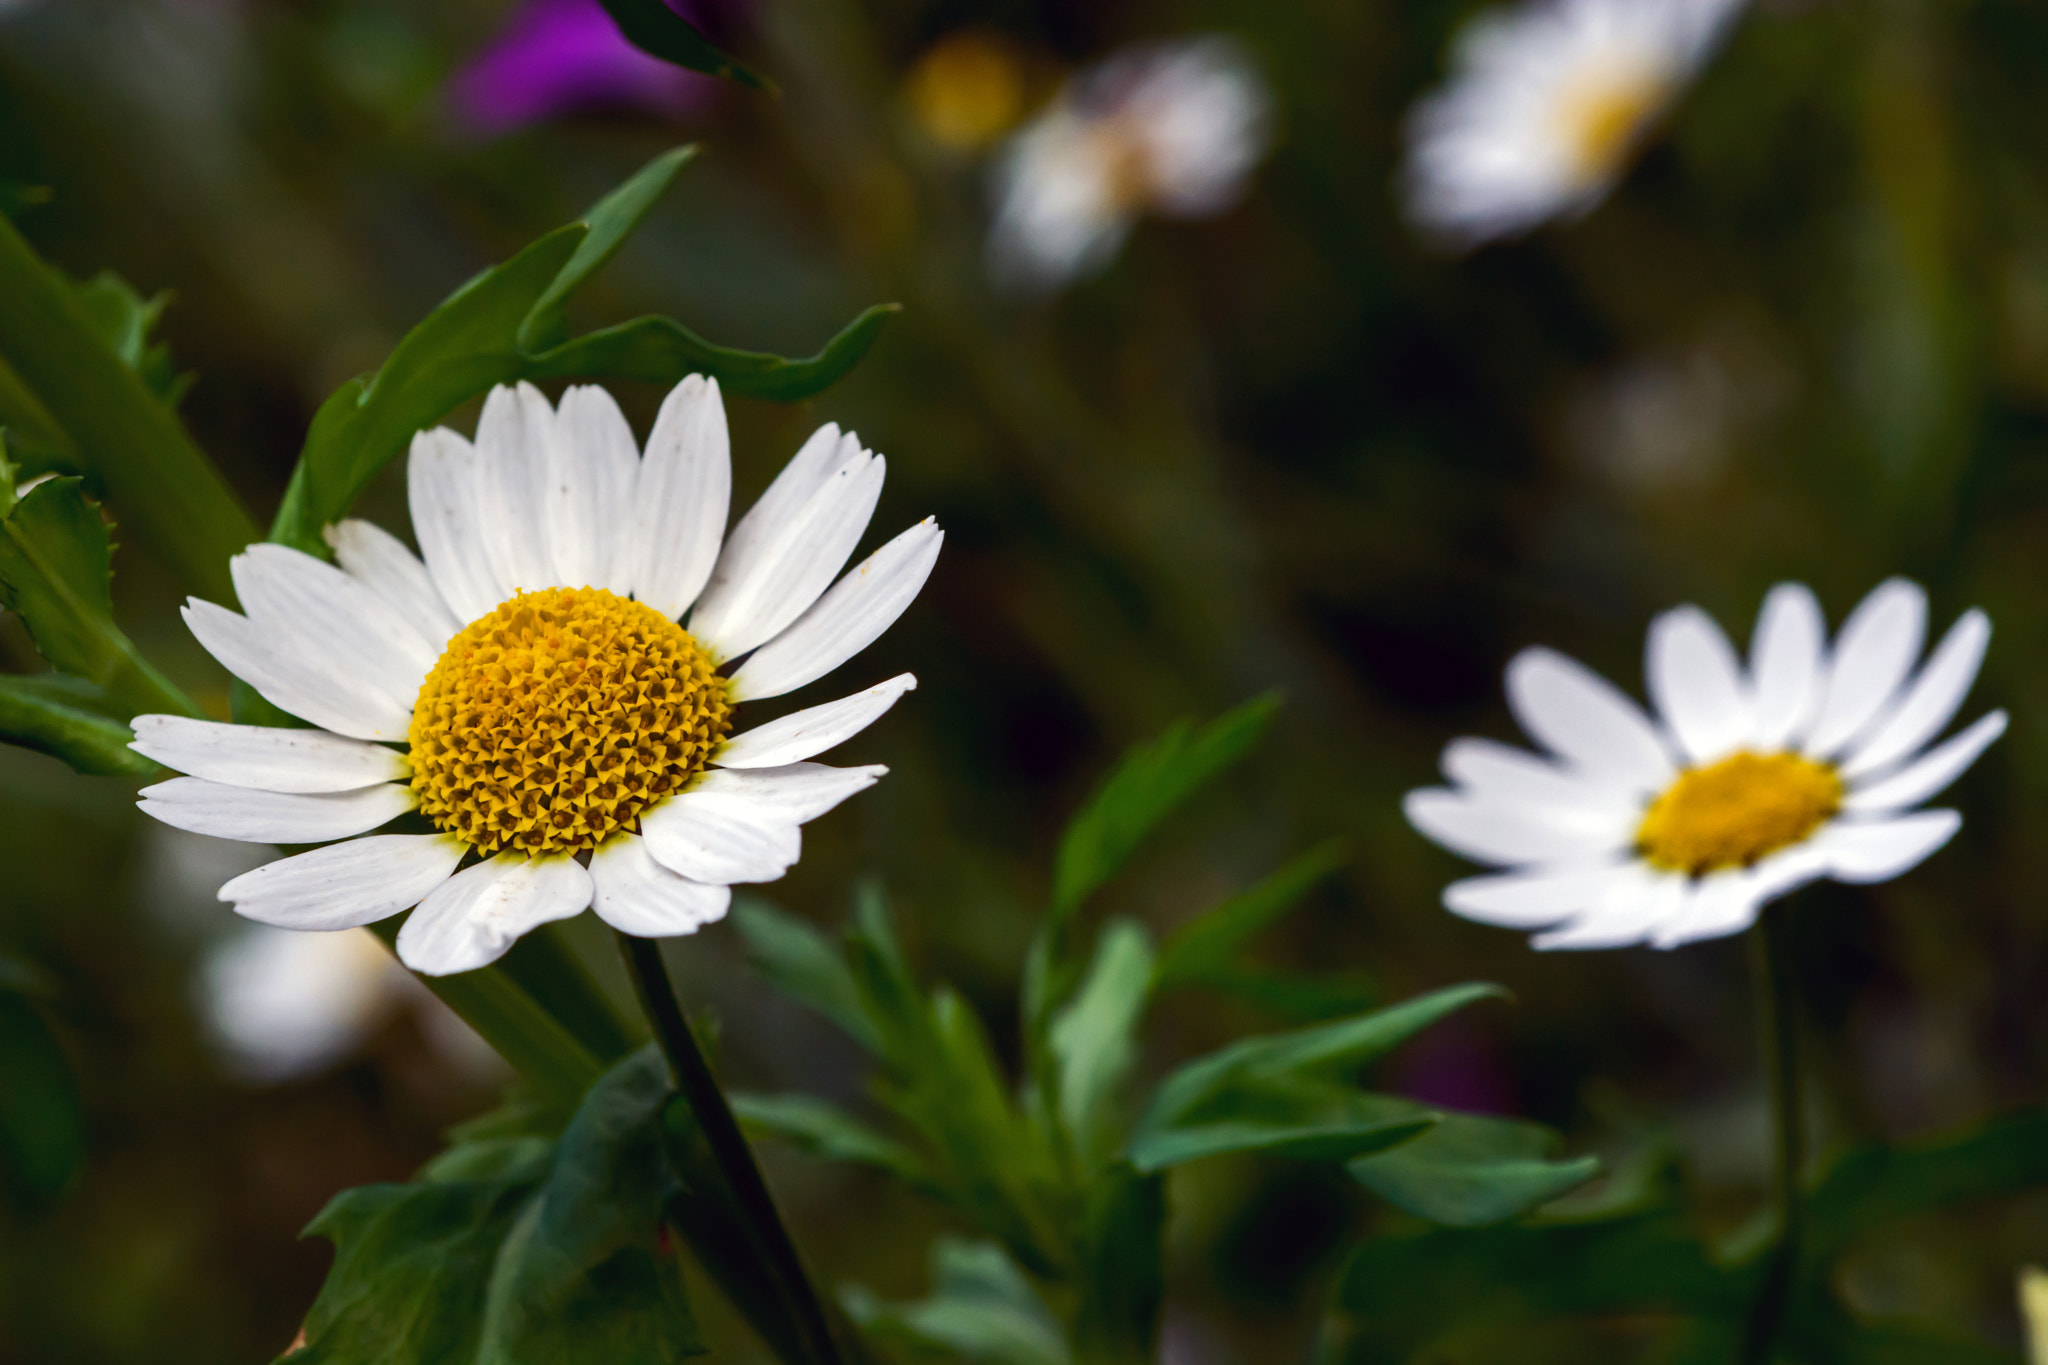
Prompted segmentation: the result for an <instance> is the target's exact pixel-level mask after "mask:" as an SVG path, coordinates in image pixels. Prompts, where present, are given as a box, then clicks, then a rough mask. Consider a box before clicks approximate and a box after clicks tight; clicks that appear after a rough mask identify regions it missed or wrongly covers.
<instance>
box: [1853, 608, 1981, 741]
mask: <svg viewBox="0 0 2048 1365" xmlns="http://www.w3.org/2000/svg"><path fill="white" fill-rule="evenodd" d="M1990 643H1991V618H1990V617H1988V616H1986V615H1985V614H1984V613H1983V612H1981V611H1968V612H1964V613H1963V615H1962V618H1961V619H1960V620H1958V621H1957V622H1956V623H1955V624H1954V625H1953V626H1951V627H1949V632H1948V634H1947V635H1945V636H1943V637H1942V640H1941V644H1940V645H1939V646H1938V647H1937V648H1936V649H1935V651H1934V654H1933V656H1932V657H1931V658H1929V659H1928V661H1927V666H1926V667H1925V668H1922V669H1921V670H1920V676H1919V677H1917V678H1915V679H1914V680H1913V685H1912V686H1911V687H1909V688H1907V689H1906V693H1905V695H1904V696H1903V697H1901V698H1900V699H1899V704H1898V706H1897V707H1896V708H1894V709H1893V711H1892V713H1891V714H1890V715H1889V716H1887V717H1886V718H1885V720H1884V721H1883V723H1882V724H1880V725H1879V726H1878V727H1877V729H1876V731H1875V732H1874V733H1873V734H1872V735H1871V736H1870V738H1869V740H1868V741H1867V742H1865V743H1864V744H1862V745H1861V746H1860V747H1858V748H1857V749H1856V750H1855V751H1854V752H1853V753H1851V754H1850V755H1849V757H1848V761H1847V762H1845V763H1843V764H1842V775H1843V776H1845V777H1851V778H1856V777H1862V776H1864V775H1865V774H1866V773H1875V772H1882V771H1883V770H1884V769H1886V768H1888V767H1890V766H1891V765H1892V764H1894V763H1896V762H1898V761H1899V760H1900V759H1902V758H1905V757H1907V756H1909V755H1911V754H1912V753H1914V752H1915V751H1916V750H1918V749H1919V747H1920V746H1921V745H1923V744H1925V743H1926V742H1927V741H1928V740H1930V739H1933V738H1934V737H1935V736H1936V735H1938V734H1940V733H1941V731H1942V728H1943V727H1944V726H1946V725H1947V724H1948V723H1949V722H1950V721H1951V720H1953V719H1954V718H1955V714H1956V712H1957V711H1959V710H1961V709H1962V705H1963V698H1964V697H1967V696H1968V695H1969V694H1970V684H1971V683H1973V682H1975V681H1976V680H1977V669H1978V668H1979V667H1980V666H1981V665H1982V664H1983V662H1984V649H1985V647H1986V646H1987V645H1989V644H1990Z"/></svg>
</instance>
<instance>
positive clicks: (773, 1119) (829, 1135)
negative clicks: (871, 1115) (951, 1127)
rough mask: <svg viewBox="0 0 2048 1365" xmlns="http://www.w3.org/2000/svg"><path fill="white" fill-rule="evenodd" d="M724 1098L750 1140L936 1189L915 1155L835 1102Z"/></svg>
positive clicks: (799, 1097) (808, 1098) (786, 1097)
mask: <svg viewBox="0 0 2048 1365" xmlns="http://www.w3.org/2000/svg"><path fill="white" fill-rule="evenodd" d="M726 1098H727V1100H728V1101H729V1102H730V1103H731V1105H732V1109H733V1112H734V1113H735V1114H737V1115H738V1116H739V1118H740V1122H741V1123H742V1124H743V1125H744V1126H745V1128H746V1132H747V1136H748V1137H750V1138H754V1139H759V1138H763V1137H777V1138H782V1139H783V1140H785V1141H787V1142H791V1143H794V1144H795V1145H796V1146H798V1147H800V1148H802V1149H803V1150H804V1151H806V1152H809V1153H810V1154H811V1155H812V1156H816V1157H822V1158H824V1159H825V1160H827V1161H851V1162H854V1163H856V1164H859V1165H863V1166H875V1167H878V1168H880V1169H882V1170H885V1171H887V1172H889V1174H891V1175H893V1176H895V1177H896V1178H897V1179H899V1180H902V1181H904V1182H905V1183H906V1184H909V1185H912V1186H915V1187H917V1188H919V1189H923V1190H926V1191H929V1192H937V1191H938V1182H937V1181H936V1179H935V1178H934V1177H933V1176H932V1174H931V1172H930V1171H928V1170H927V1169H926V1168H925V1165H924V1163H923V1162H922V1161H920V1160H919V1159H918V1156H917V1154H916V1153H915V1152H913V1151H911V1150H910V1148H908V1147H906V1146H904V1145H903V1144H902V1143H900V1142H897V1141H896V1140H895V1139H894V1138H890V1137H886V1136H884V1135H883V1134H881V1133H878V1132H876V1131H875V1130H874V1129H872V1128H870V1127H868V1125H866V1124H865V1123H862V1122H861V1121H860V1120H859V1119H856V1118H854V1117H853V1116H852V1115H851V1114H848V1113H847V1112H846V1111H845V1110H843V1109H841V1108H839V1106H837V1105H835V1104H832V1103H829V1102H828V1101H825V1100H821V1099H816V1098H814V1097H812V1096H810V1095H737V1094H736V1095H729V1096H727V1097H726Z"/></svg>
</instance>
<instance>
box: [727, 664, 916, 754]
mask: <svg viewBox="0 0 2048 1365" xmlns="http://www.w3.org/2000/svg"><path fill="white" fill-rule="evenodd" d="M916 686H917V678H916V676H915V675H913V674H909V673H902V674H898V675H897V676H896V677H893V678H891V679H889V681H887V682H885V683H876V684H875V685H874V686H873V687H870V688H869V689H868V690H867V691H865V692H856V693H854V694H853V695H852V696H850V697H841V698H840V699H839V700H838V701H828V702H826V703H825V704H824V705H823V706H812V707H809V708H807V709H805V710H802V711H793V712H791V713H790V714H789V715H786V716H784V717H782V718H781V719H780V720H771V721H769V722H768V723H767V724H765V725H757V726H755V727H754V728H753V729H751V730H748V731H746V732H745V733H744V734H737V735H734V736H733V737H732V738H731V739H729V740H727V741H726V742H725V745H724V747H723V748H721V749H720V750H719V751H718V752H717V754H715V755H714V756H713V757H712V760H711V761H712V762H713V763H716V764H717V765H718V766H719V767H721V768H775V767H780V766H781V765H783V764H785V763H797V762H800V761H802V760H803V759H806V758H810V757H812V756H813V755H815V754H822V753H824V752H825V751H826V750H827V749H830V748H831V747H833V746H834V745H836V744H843V743H845V742H846V741H847V740H849V739H852V738H853V737H854V736H855V735H857V734H859V733H860V732H861V731H863V730H865V729H867V728H868V727H869V726H870V725H873V724H874V723H875V722H876V721H878V720H880V719H881V718H882V715H883V713H884V712H886V711H887V710H888V709H889V708H890V707H892V706H894V705H895V704H896V699H897V698H898V697H900V696H902V695H903V694H904V693H905V692H909V691H911V690H912V689H914V688H915V687H916Z"/></svg>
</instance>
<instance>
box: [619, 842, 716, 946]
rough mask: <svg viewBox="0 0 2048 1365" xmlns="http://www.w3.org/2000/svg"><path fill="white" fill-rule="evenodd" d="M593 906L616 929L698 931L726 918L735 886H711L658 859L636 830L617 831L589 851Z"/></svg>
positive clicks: (647, 934) (651, 933)
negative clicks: (626, 832)
mask: <svg viewBox="0 0 2048 1365" xmlns="http://www.w3.org/2000/svg"><path fill="white" fill-rule="evenodd" d="M590 880H591V882H592V884H593V885H594V886H595V887H596V888H597V891H596V895H595V896H594V897H593V898H592V901H591V905H592V907H593V908H594V909H595V910H596V911H597V914H598V918H600V919H602V920H603V921H604V922H605V923H606V924H609V925H611V927H612V928H614V929H619V930H623V931H624V932H626V933H629V934H638V935H639V936H640V937H641V938H671V937H674V936H675V935H677V934H694V933H696V932H697V931H698V930H699V929H701V928H703V927H704V926H705V925H707V924H709V923H711V922H712V921H713V920H720V919H724V918H725V911H726V907H727V906H729V905H731V904H732V888H731V887H729V886H706V885H705V884H704V883H702V882H693V881H691V880H690V879H689V878H688V877H678V876H677V875H676V874H675V873H673V872H671V871H669V870H668V869H667V868H665V867H663V866H662V865H661V864H660V863H657V862H656V861H654V856H653V855H652V854H650V853H649V852H648V851H647V845H646V842H645V841H644V840H642V839H641V838H640V836H639V835H637V834H616V835H613V836H612V837H611V838H610V839H608V840H606V841H605V842H604V843H603V844H602V845H600V846H599V847H598V850H597V852H595V853H593V854H591V855H590Z"/></svg>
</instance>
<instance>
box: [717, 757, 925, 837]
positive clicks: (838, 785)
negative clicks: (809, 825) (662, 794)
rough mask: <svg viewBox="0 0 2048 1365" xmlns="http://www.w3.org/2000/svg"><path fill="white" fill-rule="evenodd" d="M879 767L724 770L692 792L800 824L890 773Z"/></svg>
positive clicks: (802, 765) (794, 765) (799, 765)
mask: <svg viewBox="0 0 2048 1365" xmlns="http://www.w3.org/2000/svg"><path fill="white" fill-rule="evenodd" d="M888 771H889V770H888V769H887V768H884V767H882V766H881V765H880V764H872V765H870V766H868V767H865V768H828V767H826V766H825V765H824V764H822V763H787V764H784V765H783V766H781V767H779V768H723V769H716V768H715V769H713V770H711V771H710V772H707V773H705V774H704V776H703V777H702V778H701V779H700V780H699V781H698V783H697V785H696V786H694V787H692V788H691V789H690V790H691V791H694V792H702V793H705V794H707V795H712V796H725V797H731V798H733V799H734V800H737V801H752V802H754V803H756V804H758V805H760V806H761V807H762V808H763V809H766V810H772V811H774V812H776V813H777V814H779V815H783V816H786V817H787V818H789V819H792V820H795V821H797V822H798V823H805V822H808V821H811V820H815V819H817V818H818V817H819V816H821V815H823V814H824V813H825V812H826V811H828V810H831V809H832V808H833V807H834V806H836V805H838V804H839V803H840V802H842V801H844V800H846V798H847V797H849V796H853V795H855V794H856V793H859V792H864V791H866V790H867V789H868V788H869V787H872V786H874V785H875V783H876V781H877V780H879V779H880V778H882V777H883V776H885V775H886V774H887V773H888Z"/></svg>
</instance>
